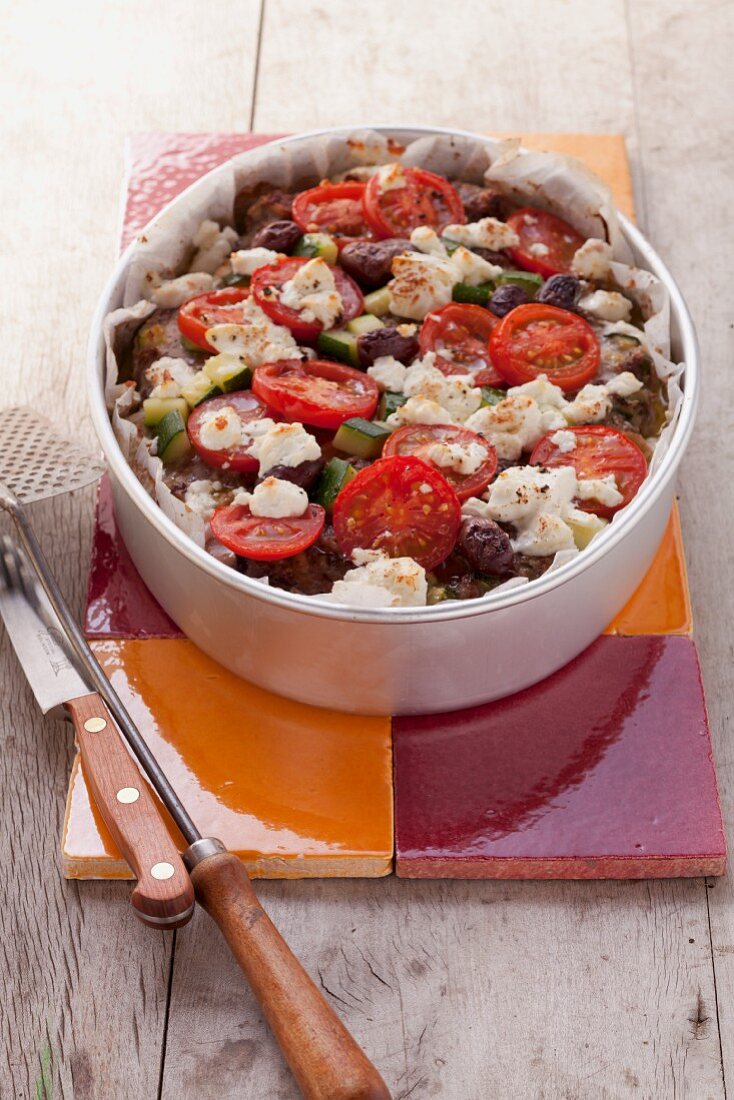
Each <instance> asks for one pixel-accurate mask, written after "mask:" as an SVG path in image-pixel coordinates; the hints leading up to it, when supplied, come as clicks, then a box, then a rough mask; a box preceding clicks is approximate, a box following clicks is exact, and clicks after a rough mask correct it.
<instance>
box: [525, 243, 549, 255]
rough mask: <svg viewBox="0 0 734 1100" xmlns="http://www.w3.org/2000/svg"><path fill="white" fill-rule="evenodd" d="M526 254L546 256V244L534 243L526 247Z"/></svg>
mask: <svg viewBox="0 0 734 1100" xmlns="http://www.w3.org/2000/svg"><path fill="white" fill-rule="evenodd" d="M528 252H529V253H530V255H531V256H547V255H548V253H549V252H550V248H548V245H547V244H543V242H542V241H535V242H534V243H533V244H531V245H529V246H528Z"/></svg>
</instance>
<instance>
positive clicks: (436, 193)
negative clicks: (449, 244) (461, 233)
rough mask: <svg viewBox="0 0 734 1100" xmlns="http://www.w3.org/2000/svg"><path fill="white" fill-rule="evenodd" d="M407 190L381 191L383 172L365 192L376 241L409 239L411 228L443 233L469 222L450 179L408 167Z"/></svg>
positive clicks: (368, 217) (406, 174)
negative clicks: (425, 227)
mask: <svg viewBox="0 0 734 1100" xmlns="http://www.w3.org/2000/svg"><path fill="white" fill-rule="evenodd" d="M404 173H405V187H395V188H391V189H390V190H389V191H383V190H381V181H380V173H379V172H376V173H375V175H374V176H372V177H371V178H370V179H369V181H368V183H367V186H366V188H365V192H364V213H365V217H366V218H367V221H368V222H369V224H370V226H371V227H372V230H373V231H374V234H375V236H376V237H377V238H384V237H409V236H410V232H411V230H412V229H417V228H418V227H419V226H421V225H430V226H431V227H432V228H433V229H435V230H436V232H437V233H438V232H440V231H441V230H442V229H444V228H445V227H446V226H447V225H456V224H459V223H463V222H465V221H466V215H465V214H464V204H463V203H462V201H461V199H460V198H459V196H458V194H457V192H456V191H455V190H454V188H453V187H452V186H451V184H450V183H449V181H448V180H445V179H443V177H442V176H436V175H434V173H433V172H426V171H424V170H423V169H422V168H405V169H404Z"/></svg>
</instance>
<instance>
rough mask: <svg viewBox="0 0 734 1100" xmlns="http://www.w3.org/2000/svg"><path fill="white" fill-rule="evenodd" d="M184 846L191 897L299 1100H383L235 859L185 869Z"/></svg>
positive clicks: (375, 1077)
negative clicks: (255, 1006)
mask: <svg viewBox="0 0 734 1100" xmlns="http://www.w3.org/2000/svg"><path fill="white" fill-rule="evenodd" d="M200 843H201V844H210V843H212V842H210V841H201V842H200ZM195 847H196V845H194V846H193V848H195ZM191 851H192V849H189V851H188V852H187V853H186V859H187V864H188V866H189V868H191V880H192V882H193V884H194V889H195V890H196V898H197V901H198V902H199V904H200V905H201V906H202V907H203V908H204V909H206V911H207V913H208V914H209V916H210V917H212V918H213V920H215V921H216V923H217V924H218V925H219V928H220V929H221V931H222V932H223V933H224V936H225V939H226V940H227V943H228V944H229V946H230V947H231V949H232V952H233V954H234V956H235V958H236V959H237V962H238V963H239V964H240V966H241V967H242V969H243V971H244V972H245V976H246V977H247V980H248V982H249V983H250V986H251V987H252V989H253V992H254V993H255V995H256V997H257V999H258V1001H259V1002H260V1005H261V1006H262V1009H263V1012H264V1013H265V1017H266V1019H267V1021H268V1023H269V1024H270V1027H271V1028H272V1030H273V1033H274V1034H275V1038H276V1039H277V1040H278V1043H279V1045H280V1048H281V1050H282V1051H283V1054H284V1055H285V1059H286V1061H287V1062H288V1065H289V1066H290V1068H291V1070H292V1072H293V1076H294V1077H295V1079H296V1081H297V1082H298V1085H299V1087H300V1089H301V1092H302V1093H303V1096H304V1097H305V1098H306V1100H390V1093H389V1091H388V1088H387V1086H386V1084H385V1082H384V1081H383V1080H382V1077H380V1074H379V1073H378V1072H377V1070H376V1069H375V1067H374V1066H373V1065H372V1063H371V1062H370V1061H369V1060H368V1058H367V1056H366V1054H365V1053H364V1051H363V1050H362V1049H361V1047H359V1046H358V1045H357V1043H356V1041H355V1040H354V1039H353V1038H352V1036H351V1035H350V1034H349V1032H348V1031H347V1029H346V1028H345V1026H344V1024H343V1023H342V1022H341V1020H340V1019H339V1017H338V1016H337V1015H336V1013H335V1012H334V1010H333V1009H332V1008H331V1006H330V1005H329V1004H328V1002H327V1001H326V999H325V998H324V996H323V994H322V993H321V992H320V991H319V990H318V989H317V988H316V986H315V985H314V983H313V982H312V980H311V978H309V976H308V974H307V973H306V971H305V970H304V969H303V967H302V966H301V964H300V963H299V961H298V959H297V958H296V957H295V955H294V954H293V952H292V951H291V949H290V948H289V947H288V945H287V943H286V942H285V940H284V939H283V938H282V936H281V935H280V933H279V932H278V930H277V928H276V927H275V926H274V924H273V923H272V921H271V920H270V918H269V917H268V915H267V914H266V912H265V910H264V909H263V908H262V906H261V905H260V902H259V901H258V900H257V897H256V895H255V891H254V890H253V888H252V885H251V883H250V880H249V878H248V876H247V871H246V870H245V868H244V867H243V866H242V864H241V863H240V861H239V860H238V859H237V857H236V856H234V855H232V854H231V853H229V852H220V853H218V854H215V855H209V856H207V857H206V858H204V859H202V860H201V862H199V863H196V864H195V865H194V866H192V861H191V860H190V858H189V853H190V852H191Z"/></svg>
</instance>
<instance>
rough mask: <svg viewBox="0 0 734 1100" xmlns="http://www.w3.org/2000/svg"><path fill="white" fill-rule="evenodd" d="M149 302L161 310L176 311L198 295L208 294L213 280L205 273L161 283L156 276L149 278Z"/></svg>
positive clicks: (192, 274)
mask: <svg viewBox="0 0 734 1100" xmlns="http://www.w3.org/2000/svg"><path fill="white" fill-rule="evenodd" d="M149 281H150V286H151V288H152V289H151V291H150V300H151V301H152V302H154V303H155V304H156V305H157V306H160V308H161V309H178V307H179V306H182V305H183V304H184V302H188V300H189V298H196V296H197V295H198V294H208V293H209V291H210V290H213V289H214V280H213V278H212V277H211V275H209V274H208V273H207V272H205V271H194V272H192V273H191V274H190V275H179V277H178V278H177V279H169V280H168V281H167V282H161V281H160V279H159V278H158V277H157V276H150V280H149Z"/></svg>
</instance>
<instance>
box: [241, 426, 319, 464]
mask: <svg viewBox="0 0 734 1100" xmlns="http://www.w3.org/2000/svg"><path fill="white" fill-rule="evenodd" d="M248 427H250V428H251V427H252V425H248ZM248 449H249V453H250V454H251V455H254V457H255V458H256V459H257V460H258V461H259V463H260V473H261V474H266V473H267V472H268V470H272V469H273V467H274V466H300V464H301V463H302V462H311V461H314V460H315V459H317V458H320V457H321V448H320V447H319V445H318V443H317V442H316V440H315V439H314V437H313V436H312V435H310V434H309V432H307V431H306V429H305V428H304V427H303V424H275V425H274V426H273V427H272V428H269V429H268V430H267V431H266V432H265V433H264V434H263V435H260V436H259V437H258V438H256V439H255V440H254V442H253V443H252V446H251V447H249V448H248Z"/></svg>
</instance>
